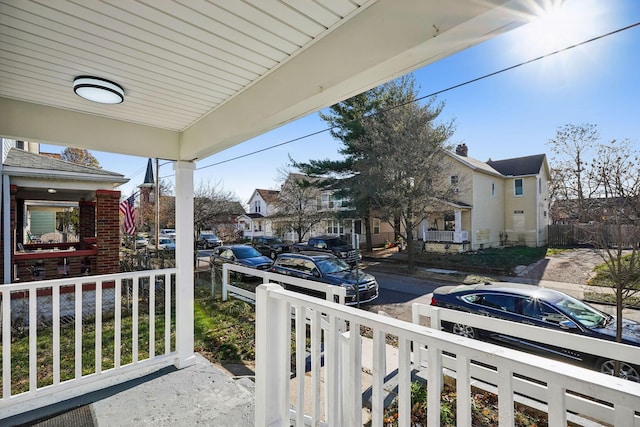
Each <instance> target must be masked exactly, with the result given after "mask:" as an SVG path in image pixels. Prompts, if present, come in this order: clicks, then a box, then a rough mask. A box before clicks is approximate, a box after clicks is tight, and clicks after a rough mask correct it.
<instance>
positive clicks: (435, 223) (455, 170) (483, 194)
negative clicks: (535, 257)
mask: <svg viewBox="0 0 640 427" xmlns="http://www.w3.org/2000/svg"><path fill="white" fill-rule="evenodd" d="M447 154H448V159H447V160H446V161H447V162H448V163H449V166H448V167H447V168H445V170H448V171H449V173H448V176H446V177H443V179H447V180H448V183H449V184H451V185H453V186H455V191H456V193H457V195H458V196H457V197H456V200H455V202H451V203H448V208H447V209H441V210H440V211H439V212H437V213H434V214H432V215H431V216H430V217H429V219H428V220H427V221H425V222H423V223H422V224H421V226H420V228H421V229H420V230H419V231H418V236H419V237H420V238H422V239H423V240H424V242H425V248H426V250H427V251H437V252H465V251H469V250H478V249H484V248H489V247H496V246H503V245H512V244H516V245H526V246H543V245H545V244H546V243H547V225H548V223H549V181H550V174H549V166H548V164H547V160H546V156H545V155H544V154H538V155H533V156H527V157H519V158H514V159H505V160H497V161H493V160H489V161H488V162H482V161H479V160H476V159H473V158H471V157H468V156H467V148H466V145H460V146H458V147H457V149H456V153H453V152H449V151H448V152H447Z"/></svg>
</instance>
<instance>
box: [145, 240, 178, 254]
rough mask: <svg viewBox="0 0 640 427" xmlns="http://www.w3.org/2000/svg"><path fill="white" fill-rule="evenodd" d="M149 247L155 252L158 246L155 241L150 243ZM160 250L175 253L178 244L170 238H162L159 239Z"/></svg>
mask: <svg viewBox="0 0 640 427" xmlns="http://www.w3.org/2000/svg"><path fill="white" fill-rule="evenodd" d="M147 247H148V248H149V249H151V250H155V249H156V245H155V243H154V242H153V241H150V242H149V244H148V245H147ZM158 250H161V251H175V250H176V244H175V242H174V241H173V239H170V238H168V237H160V238H159V239H158Z"/></svg>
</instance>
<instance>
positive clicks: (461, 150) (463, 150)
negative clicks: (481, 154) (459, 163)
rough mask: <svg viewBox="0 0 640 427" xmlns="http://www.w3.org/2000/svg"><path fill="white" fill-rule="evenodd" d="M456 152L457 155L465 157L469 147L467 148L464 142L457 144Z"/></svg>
mask: <svg viewBox="0 0 640 427" xmlns="http://www.w3.org/2000/svg"><path fill="white" fill-rule="evenodd" d="M456 154H457V155H458V156H463V157H467V154H469V149H468V148H467V144H465V143H462V144H458V146H457V147H456Z"/></svg>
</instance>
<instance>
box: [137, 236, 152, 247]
mask: <svg viewBox="0 0 640 427" xmlns="http://www.w3.org/2000/svg"><path fill="white" fill-rule="evenodd" d="M148 245H149V240H147V238H146V237H144V236H137V237H136V249H142V248H144V247H146V246H148Z"/></svg>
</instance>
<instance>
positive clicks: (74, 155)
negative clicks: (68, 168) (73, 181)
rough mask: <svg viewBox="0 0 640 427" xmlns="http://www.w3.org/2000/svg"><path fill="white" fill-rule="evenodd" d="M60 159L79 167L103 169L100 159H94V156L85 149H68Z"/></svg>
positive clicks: (61, 154)
mask: <svg viewBox="0 0 640 427" xmlns="http://www.w3.org/2000/svg"><path fill="white" fill-rule="evenodd" d="M60 158H61V159H62V160H64V161H67V162H71V163H75V164H77V165H83V166H89V167H92V168H96V169H101V166H100V163H99V162H98V159H96V158H95V157H93V154H91V153H89V151H88V150H86V149H83V148H72V147H67V148H65V149H64V151H63V152H62V153H60Z"/></svg>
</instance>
